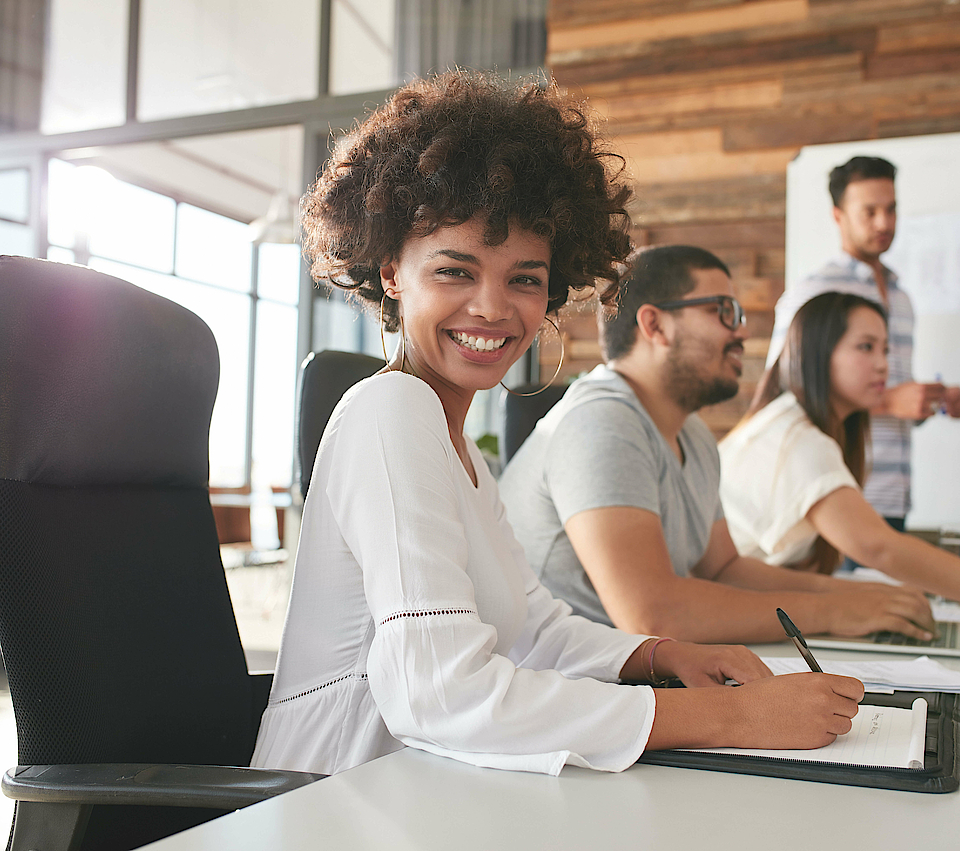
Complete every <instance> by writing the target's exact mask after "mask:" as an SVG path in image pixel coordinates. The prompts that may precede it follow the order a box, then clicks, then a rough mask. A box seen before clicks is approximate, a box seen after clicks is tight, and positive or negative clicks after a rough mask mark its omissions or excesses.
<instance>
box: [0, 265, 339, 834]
mask: <svg viewBox="0 0 960 851" xmlns="http://www.w3.org/2000/svg"><path fill="white" fill-rule="evenodd" d="M218 377H219V359H218V355H217V347H216V343H215V341H214V338H213V335H212V334H211V332H210V330H209V328H208V327H207V326H206V325H205V324H204V323H203V322H202V321H201V320H200V319H199V318H198V317H197V316H195V315H194V314H192V313H190V312H189V311H188V310H186V309H185V308H183V307H180V306H179V305H177V304H174V303H173V302H171V301H168V300H167V299H164V298H161V297H159V296H157V295H154V294H152V293H149V292H147V291H146V290H142V289H140V288H139V287H135V286H133V285H132V284H129V283H126V282H125V281H121V280H118V279H117V278H112V277H109V276H107V275H104V274H100V273H98V272H95V271H92V270H89V269H85V268H82V267H78V266H69V265H63V264H58V263H50V262H48V261H44V260H32V259H26V258H22V257H0V648H2V651H3V657H4V661H5V663H6V668H7V674H8V678H9V685H10V693H11V697H12V699H13V708H14V713H15V716H16V725H17V740H18V751H19V753H18V762H19V765H18V766H17V768H16V769H11V770H10V771H8V772H7V773H6V774H5V775H4V777H3V791H4V793H5V794H7V795H8V796H9V797H12V798H14V799H16V811H15V816H14V824H13V829H12V832H11V838H10V844H9V846H8V847H12V848H13V849H15V851H19V849H28V848H36V849H42V850H43V851H50V849H54V851H56V849H67V848H69V849H96V851H110V849H128V848H133V847H138V846H140V845H142V844H144V843H146V842H149V841H152V840H154V839H157V838H160V837H162V836H166V835H168V834H170V833H174V832H176V831H178V830H182V829H184V828H185V827H189V826H191V825H193V824H196V823H199V822H201V821H206V820H208V819H210V818H213V817H215V816H216V815H219V814H220V813H223V812H228V811H230V810H234V809H237V808H238V807H242V806H245V805H247V804H249V803H253V802H254V801H257V800H260V799H263V798H266V797H270V796H271V795H274V794H278V793H279V792H283V791H286V790H288V789H292V788H296V787H298V786H301V785H304V784H305V783H307V782H311V781H313V780H315V779H317V778H318V777H319V776H320V775H311V774H303V773H298V772H281V771H258V770H255V769H250V768H224V767H223V766H246V765H248V763H249V760H250V757H251V754H252V751H253V746H254V742H255V738H256V734H257V729H258V725H259V719H260V715H261V713H262V711H263V709H264V706H265V704H266V699H267V694H268V692H269V688H270V683H271V679H272V678H271V676H269V675H266V676H264V675H250V674H248V672H247V667H246V662H245V660H244V655H243V648H242V647H241V644H240V638H239V635H238V632H237V625H236V621H235V619H234V614H233V609H232V607H231V603H230V596H229V593H228V590H227V585H226V581H225V577H224V572H223V568H222V566H221V562H220V552H219V546H218V542H217V532H216V528H215V526H214V521H213V513H212V511H211V508H210V501H209V495H208V492H207V477H208V469H209V464H208V435H209V427H210V414H211V411H212V409H213V402H214V398H215V396H216V392H217V383H218Z"/></svg>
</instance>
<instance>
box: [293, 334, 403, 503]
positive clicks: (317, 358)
mask: <svg viewBox="0 0 960 851" xmlns="http://www.w3.org/2000/svg"><path fill="white" fill-rule="evenodd" d="M383 365H384V362H383V360H382V359H381V358H375V357H371V356H370V355H363V354H360V353H359V352H337V351H333V350H326V351H322V352H316V353H314V352H311V353H310V354H309V355H307V357H306V358H305V359H304V361H303V364H302V365H301V367H300V392H299V395H300V402H299V411H298V414H297V458H298V460H299V464H300V493H301V495H302V496H303V497H304V498H306V496H307V489H308V488H309V487H310V477H311V476H312V475H313V462H314V461H315V460H316V458H317V448H318V447H319V446H320V438H321V437H323V430H324V429H325V428H326V427H327V420H329V419H330V414H332V413H333V409H334V408H335V407H337V402H339V401H340V397H341V396H343V394H344V393H346V392H347V390H349V389H350V388H351V387H353V385H354V384H356V383H357V382H358V381H362V380H363V379H364V378H369V377H370V376H371V375H373V374H374V373H375V372H377V371H378V370H380V369H383Z"/></svg>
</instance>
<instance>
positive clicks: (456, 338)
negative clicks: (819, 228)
mask: <svg viewBox="0 0 960 851" xmlns="http://www.w3.org/2000/svg"><path fill="white" fill-rule="evenodd" d="M617 162H618V160H617V158H616V157H613V156H612V155H611V154H610V153H609V152H608V151H606V149H605V147H604V146H603V144H602V142H601V139H600V137H599V136H598V134H597V132H596V130H595V129H594V128H593V127H592V126H591V124H590V122H589V121H588V119H587V116H586V113H585V112H584V108H583V107H582V106H581V105H579V104H577V103H576V102H575V101H573V100H571V99H569V98H568V97H566V96H565V95H563V94H562V93H561V92H560V91H559V90H558V89H557V88H556V87H553V86H549V87H542V86H539V85H537V84H535V83H533V84H530V83H523V82H521V83H507V82H504V81H501V80H498V79H497V78H495V77H493V76H485V75H477V74H469V73H465V72H456V73H450V74H445V75H442V76H440V77H438V78H435V79H431V80H419V81H416V82H414V83H411V84H410V85H408V86H405V87H404V88H403V89H401V90H400V91H399V92H398V93H397V94H396V95H394V97H393V98H391V99H390V101H389V102H388V103H387V104H385V105H384V106H383V107H381V108H380V109H378V110H377V111H375V112H374V113H373V114H372V115H371V116H370V117H369V118H367V119H366V121H364V122H363V123H362V124H361V125H360V126H359V127H358V128H357V129H356V131H355V132H354V133H353V134H352V135H351V136H350V137H348V138H347V139H346V140H345V141H344V142H343V144H342V145H341V146H340V147H339V148H338V150H337V151H336V152H335V153H334V155H333V156H332V158H331V160H330V162H329V163H328V165H327V167H326V169H325V170H324V173H323V174H322V176H321V178H320V180H319V181H318V183H317V185H316V187H315V188H314V189H313V190H312V191H311V192H310V193H309V194H308V196H307V197H306V199H305V201H304V205H303V214H302V218H303V224H304V230H305V239H304V247H305V250H306V252H307V254H308V255H309V256H310V258H311V259H312V261H313V265H312V272H313V275H314V277H315V278H316V279H317V280H322V281H325V282H329V283H331V284H333V285H336V286H340V287H344V288H346V289H347V290H350V291H352V292H353V293H354V294H355V295H356V296H357V297H359V298H360V299H361V300H362V301H363V302H364V303H365V304H367V305H368V306H369V307H371V309H372V310H374V311H376V313H377V314H379V316H380V318H381V323H382V327H384V328H385V329H386V330H388V331H392V330H396V331H399V333H400V343H399V346H398V350H397V352H396V354H395V355H394V357H393V358H392V360H390V362H389V363H388V364H387V366H386V367H385V368H384V370H383V371H382V372H381V373H379V374H377V375H375V376H372V377H371V378H369V379H366V380H365V381H362V382H361V383H360V384H358V385H356V386H355V387H353V388H352V389H351V390H350V391H348V392H347V393H346V394H345V396H344V398H343V399H342V400H341V402H340V404H339V405H338V407H337V409H336V410H335V411H334V412H333V415H332V416H331V419H330V422H329V423H328V425H327V428H326V430H325V432H324V435H323V439H322V441H321V443H320V448H319V451H318V454H317V460H316V465H315V467H314V471H313V476H312V480H311V485H310V491H309V494H308V495H307V499H306V503H305V504H304V509H303V525H302V528H301V534H300V544H299V548H298V551H297V562H296V567H295V572H294V579H293V587H292V591H291V598H290V606H289V610H288V614H287V621H286V625H285V627H284V634H283V641H282V645H281V649H280V657H279V660H278V666H277V672H276V677H275V679H274V684H273V690H272V692H271V696H270V701H269V704H268V706H267V709H266V712H265V713H264V716H263V721H262V723H261V726H260V734H259V738H258V741H257V748H256V752H255V754H254V758H253V759H254V763H255V764H256V765H259V766H270V767H285V768H299V769H307V770H311V771H320V772H326V773H334V772H337V771H341V770H343V769H346V768H350V767H351V766H354V765H358V764H359V763H361V762H364V761H366V760H369V759H373V758H375V757H378V756H382V755H383V754H386V753H389V752H391V751H395V750H397V749H399V748H401V747H404V746H411V747H417V748H421V749H423V750H427V751H430V752H433V753H437V754H442V755H445V756H449V757H453V758H456V759H460V760H463V761H465V762H470V763H474V764H477V765H484V766H492V767H499V768H512V769H522V770H527V771H541V772H546V773H552V774H556V773H558V772H559V771H560V769H561V768H562V767H563V765H565V764H575V765H580V766H587V767H592V768H597V769H602V770H607V771H619V770H622V769H625V768H627V767H628V766H630V765H631V764H632V763H633V762H634V761H635V760H636V759H637V757H638V756H639V754H640V753H641V752H642V751H643V750H644V748H670V747H681V746H711V745H713V746H725V745H731V746H736V745H740V746H745V747H750V746H753V747H789V748H796V747H804V748H811V747H817V746H820V745H823V744H826V743H828V742H830V741H832V740H833V739H834V738H835V736H836V735H837V734H839V733H843V732H846V731H848V730H849V729H850V718H851V717H853V715H854V714H856V710H857V702H858V701H859V699H860V698H861V697H862V694H863V688H862V686H861V684H860V683H859V682H857V681H856V680H851V679H848V678H845V677H831V676H827V675H822V674H798V675H795V676H794V677H769V676H768V675H769V671H768V670H767V669H766V667H765V666H764V665H763V664H762V663H761V662H760V660H759V659H757V658H756V657H755V656H754V655H753V654H752V653H750V652H749V651H748V650H746V648H743V647H725V646H713V647H704V646H701V645H697V644H689V643H686V642H682V641H670V640H668V639H665V638H663V637H655V636H645V635H639V636H635V635H627V634H626V633H622V632H619V631H617V630H614V629H611V628H609V627H606V626H603V625H600V624H595V623H592V622H590V621H587V620H585V619H583V618H579V617H575V616H573V615H571V613H570V607H569V606H567V605H566V604H565V603H562V602H560V601H558V600H555V599H554V598H553V597H551V596H550V594H549V593H548V592H547V591H546V590H545V589H544V588H543V587H542V586H541V585H540V583H539V582H538V581H537V579H536V577H535V576H534V574H533V571H531V570H530V568H529V566H528V565H527V563H526V561H525V559H524V556H523V550H522V549H521V548H520V546H519V545H518V544H517V541H516V539H515V538H514V537H513V533H512V531H511V530H510V526H509V524H508V523H507V521H506V518H505V516H504V510H503V505H502V504H501V502H500V499H499V496H498V493H497V486H496V482H495V481H494V479H493V477H492V476H491V474H490V472H489V471H488V470H487V468H486V466H485V464H484V461H483V458H482V456H481V455H480V453H479V451H478V450H477V448H476V445H475V444H474V443H473V442H472V441H471V440H470V439H469V438H467V437H466V436H465V435H464V433H463V424H464V419H465V417H466V414H467V409H468V407H469V405H470V402H471V401H472V399H473V396H474V394H475V393H476V392H477V391H478V390H483V389H488V388H492V387H495V386H496V385H497V383H498V382H499V381H501V380H502V379H503V377H504V376H505V374H506V372H507V370H508V369H509V367H510V366H511V365H512V364H514V363H515V362H516V361H517V359H518V358H520V356H521V355H522V354H523V353H524V352H525V351H526V350H527V348H528V347H529V346H530V344H531V343H532V341H533V339H534V338H535V336H536V335H537V333H538V332H539V330H540V328H541V325H542V324H543V322H544V320H545V318H546V316H547V314H548V313H554V312H555V311H556V310H558V309H559V308H560V307H561V306H562V305H563V304H564V302H565V301H566V299H567V296H568V293H569V291H570V290H571V289H577V290H579V289H583V288H586V287H589V286H592V285H593V283H594V282H595V281H599V282H601V284H602V287H601V290H602V292H601V298H602V299H604V300H609V299H611V298H615V297H616V294H617V288H618V280H619V279H618V274H617V264H618V263H620V262H621V261H623V260H624V258H625V257H626V256H627V253H628V251H629V243H628V239H627V235H626V228H627V225H628V220H627V218H626V214H625V212H624V205H625V203H626V201H627V200H628V197H629V195H630V190H629V189H628V188H627V187H626V186H625V185H624V184H623V182H621V180H620V179H618V177H617V175H618V172H617V171H615V170H614V166H616V164H617ZM621 163H622V161H621ZM584 439H589V435H584ZM663 677H678V678H679V679H681V680H682V681H683V682H684V683H685V684H687V685H688V686H716V687H714V688H696V687H694V688H685V689H659V690H657V692H656V695H655V694H654V690H653V689H650V688H646V687H632V686H626V685H620V684H619V683H620V681H621V680H629V681H646V682H650V681H652V680H659V679H660V678H663ZM728 678H729V679H734V680H737V681H738V682H741V683H744V684H745V685H743V687H742V688H724V687H723V685H724V683H725V682H726V681H727V680H728Z"/></svg>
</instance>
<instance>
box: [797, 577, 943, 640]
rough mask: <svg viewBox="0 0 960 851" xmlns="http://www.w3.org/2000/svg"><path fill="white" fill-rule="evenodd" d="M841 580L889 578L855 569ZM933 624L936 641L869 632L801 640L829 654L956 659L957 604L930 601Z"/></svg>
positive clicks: (896, 633)
mask: <svg viewBox="0 0 960 851" xmlns="http://www.w3.org/2000/svg"><path fill="white" fill-rule="evenodd" d="M844 578H847V579H850V580H851V581H866V582H890V583H891V584H892V583H893V582H894V581H895V580H891V579H890V578H889V577H887V576H885V575H884V574H882V573H880V572H879V571H874V570H870V569H869V568H861V567H858V568H857V569H856V570H854V571H853V573H852V574H851V575H848V576H846V577H844ZM930 605H931V607H932V609H933V617H934V621H935V623H936V625H937V637H936V638H934V639H933V640H932V641H919V640H917V639H916V638H909V637H908V636H906V635H902V634H901V633H899V632H873V633H870V634H869V635H860V636H857V637H855V638H848V637H847V636H844V635H810V636H804V638H805V640H806V642H807V644H808V645H810V647H823V648H829V649H831V650H873V651H877V652H880V653H909V654H911V655H912V656H923V655H927V656H954V657H958V658H960V603H955V602H952V601H949V600H943V599H941V598H939V597H938V598H935V599H933V600H931V601H930Z"/></svg>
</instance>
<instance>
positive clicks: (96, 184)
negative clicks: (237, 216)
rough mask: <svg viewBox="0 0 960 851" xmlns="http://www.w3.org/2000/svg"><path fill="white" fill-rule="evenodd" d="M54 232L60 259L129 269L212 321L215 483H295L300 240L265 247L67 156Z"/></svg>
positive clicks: (52, 173) (55, 256)
mask: <svg viewBox="0 0 960 851" xmlns="http://www.w3.org/2000/svg"><path fill="white" fill-rule="evenodd" d="M48 239H49V241H50V250H49V252H48V257H49V258H50V259H51V260H65V261H68V262H80V263H84V264H86V265H89V266H90V267H91V268H94V269H98V270H100V271H102V272H106V273H107V274H110V275H115V276H117V277H118V278H123V279H124V280H127V281H130V282H131V283H133V284H136V285H137V286H140V287H143V288H144V289H147V290H150V291H151V292H154V293H157V294H158V295H162V296H164V297H165V298H169V299H171V300H172V301H175V302H177V303H178V304H182V305H183V306H184V307H186V308H188V309H189V310H192V311H193V312H194V313H196V314H197V315H198V316H200V318H201V319H203V320H204V321H205V322H206V323H207V325H209V326H210V329H211V330H212V331H213V334H214V336H215V337H216V340H217V346H218V348H219V350H220V388H219V392H218V393H217V402H216V406H215V407H214V411H213V419H212V422H211V427H210V483H211V484H213V485H219V486H223V487H240V486H243V485H251V486H252V488H253V489H255V490H257V489H264V490H268V489H269V488H270V487H272V486H281V487H289V485H290V483H291V477H292V470H293V423H294V404H295V402H294V399H295V395H296V376H297V351H296V340H297V300H298V294H299V263H300V255H299V248H298V247H297V246H296V245H262V246H259V247H254V246H253V245H251V243H250V242H249V240H248V238H247V226H246V224H244V223H243V222H238V221H236V220H234V219H230V218H227V217H226V216H221V215H218V214H216V213H213V212H210V211H208V210H203V209H200V208H198V207H195V206H192V205H190V204H186V203H183V202H178V201H176V200H175V199H173V198H169V197H167V196H165V195H162V194H159V193H156V192H151V191H149V190H147V189H143V188H141V187H139V186H135V185H133V184H130V183H126V182H124V181H121V180H117V179H115V178H113V177H112V176H110V175H109V174H108V173H107V172H105V171H103V170H101V169H98V168H94V167H89V166H79V167H78V166H75V165H73V164H71V163H67V162H64V161H63V160H56V159H55V160H51V161H50V169H49V227H48ZM254 258H255V260H256V262H254ZM261 282H262V286H261ZM251 353H252V356H251Z"/></svg>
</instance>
